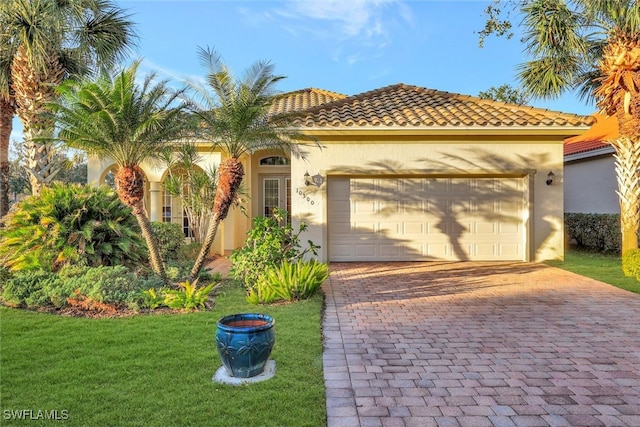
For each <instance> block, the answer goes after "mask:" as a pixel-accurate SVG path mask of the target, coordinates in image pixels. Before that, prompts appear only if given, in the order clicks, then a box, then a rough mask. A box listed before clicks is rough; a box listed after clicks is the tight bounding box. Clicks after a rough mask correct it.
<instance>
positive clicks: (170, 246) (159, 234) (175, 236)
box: [151, 221, 185, 261]
mask: <svg viewBox="0 0 640 427" xmlns="http://www.w3.org/2000/svg"><path fill="white" fill-rule="evenodd" d="M151 228H152V229H153V233H154V234H155V236H156V239H157V241H158V246H159V249H160V254H161V255H162V259H164V260H165V261H167V260H177V259H179V256H180V254H181V252H182V251H183V249H184V247H185V241H184V233H183V232H182V226H181V225H180V224H175V223H171V222H155V221H154V222H152V223H151Z"/></svg>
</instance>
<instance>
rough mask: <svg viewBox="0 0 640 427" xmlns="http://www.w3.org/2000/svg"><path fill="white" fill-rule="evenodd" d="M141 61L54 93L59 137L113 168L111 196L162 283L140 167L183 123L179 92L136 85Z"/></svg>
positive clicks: (149, 79) (150, 81)
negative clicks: (125, 210)
mask: <svg viewBox="0 0 640 427" xmlns="http://www.w3.org/2000/svg"><path fill="white" fill-rule="evenodd" d="M139 65H140V61H135V62H134V63H133V64H132V65H131V66H130V67H128V68H126V69H123V70H122V71H120V72H119V73H117V74H116V75H115V76H109V75H103V76H102V77H101V78H100V79H98V80H97V81H95V82H92V81H88V80H85V81H79V82H76V81H68V82H67V83H65V84H64V85H61V86H60V87H59V92H60V94H61V99H60V102H58V103H55V104H52V107H53V109H54V111H55V112H56V113H57V119H58V125H59V127H60V132H59V135H58V137H59V138H60V140H62V141H63V142H64V143H65V144H67V145H68V146H70V147H73V148H77V149H82V150H85V151H86V152H87V153H88V154H90V155H93V156H96V157H98V158H109V159H111V160H113V161H114V162H115V163H116V165H118V170H117V172H116V176H115V179H116V190H117V192H118V196H119V197H120V200H122V202H123V203H124V204H125V205H127V206H129V207H131V208H132V210H133V215H135V217H136V219H137V220H138V224H139V225H140V229H141V230H142V236H143V237H144V239H145V241H146V242H147V246H148V247H149V257H150V260H151V266H152V267H153V270H154V271H155V272H156V273H158V275H160V276H161V277H162V278H163V279H164V280H165V281H166V280H167V278H166V273H165V270H164V265H163V260H162V256H161V254H160V251H159V249H158V243H157V241H156V238H155V236H154V234H153V230H152V228H151V223H150V221H149V218H148V217H147V215H146V211H145V209H144V204H143V200H144V180H145V177H144V173H143V171H142V169H141V168H140V166H139V165H140V164H141V163H142V162H143V161H145V160H147V159H153V158H155V157H157V156H159V155H160V153H161V151H162V150H163V149H164V148H165V147H168V146H172V145H174V144H175V141H176V140H177V139H178V138H180V137H181V135H182V133H183V131H184V128H185V123H186V122H185V121H183V114H182V107H181V105H180V104H179V103H177V100H178V97H179V96H180V95H181V92H180V91H174V90H172V89H171V88H170V87H169V86H168V82H167V81H156V80H155V78H156V75H155V74H150V75H148V76H146V77H145V78H144V80H143V81H142V82H138V81H137V80H136V78H137V71H138V66H139Z"/></svg>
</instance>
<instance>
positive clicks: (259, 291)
mask: <svg viewBox="0 0 640 427" xmlns="http://www.w3.org/2000/svg"><path fill="white" fill-rule="evenodd" d="M328 277H329V266H328V265H327V264H324V263H320V262H317V261H315V260H312V261H309V262H304V261H298V262H295V263H293V262H283V263H281V264H280V265H279V266H276V267H271V268H268V269H267V270H265V271H264V273H263V274H262V275H260V277H259V279H258V281H257V282H256V283H255V285H254V286H253V287H251V289H249V292H248V294H247V302H249V303H250V304H269V303H272V302H274V301H280V300H284V301H298V300H302V299H308V298H311V297H312V296H313V295H314V294H315V293H316V292H318V289H320V286H322V283H324V281H325V280H327V278H328Z"/></svg>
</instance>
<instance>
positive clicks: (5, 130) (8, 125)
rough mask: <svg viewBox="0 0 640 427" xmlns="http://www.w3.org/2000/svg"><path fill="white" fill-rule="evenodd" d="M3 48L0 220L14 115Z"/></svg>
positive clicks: (0, 71)
mask: <svg viewBox="0 0 640 427" xmlns="http://www.w3.org/2000/svg"><path fill="white" fill-rule="evenodd" d="M4 48H5V49H3V46H0V218H2V217H3V216H5V215H6V214H7V212H9V142H10V139H11V130H12V129H13V116H14V115H15V114H16V104H15V102H14V98H13V90H12V89H11V82H10V76H11V74H10V72H9V61H8V60H7V58H6V57H5V53H6V52H5V50H6V46H4Z"/></svg>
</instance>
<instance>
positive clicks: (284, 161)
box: [260, 156, 291, 166]
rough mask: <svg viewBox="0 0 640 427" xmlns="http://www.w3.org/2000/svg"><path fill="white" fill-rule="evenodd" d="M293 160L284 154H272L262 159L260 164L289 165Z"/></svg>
mask: <svg viewBox="0 0 640 427" xmlns="http://www.w3.org/2000/svg"><path fill="white" fill-rule="evenodd" d="M290 164H291V161H290V160H289V159H288V158H286V157H282V156H270V157H265V158H263V159H260V166H288V165H290Z"/></svg>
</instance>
